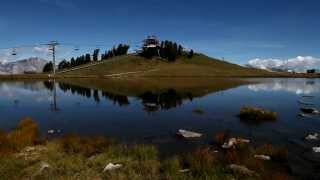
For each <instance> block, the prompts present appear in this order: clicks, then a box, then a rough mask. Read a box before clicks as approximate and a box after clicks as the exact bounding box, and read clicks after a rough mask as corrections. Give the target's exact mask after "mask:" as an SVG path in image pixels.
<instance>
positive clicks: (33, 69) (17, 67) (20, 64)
mask: <svg viewBox="0 0 320 180" xmlns="http://www.w3.org/2000/svg"><path fill="white" fill-rule="evenodd" d="M47 62H48V61H47V60H45V59H42V58H38V57H31V58H28V59H22V60H19V61H15V62H7V63H3V62H0V74H25V73H41V72H42V70H43V67H44V66H45V64H46V63H47Z"/></svg>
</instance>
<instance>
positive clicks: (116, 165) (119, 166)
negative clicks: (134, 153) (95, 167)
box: [103, 163, 122, 172]
mask: <svg viewBox="0 0 320 180" xmlns="http://www.w3.org/2000/svg"><path fill="white" fill-rule="evenodd" d="M121 167H122V164H113V163H109V164H108V165H107V166H106V167H105V168H104V169H103V172H106V171H112V170H116V169H119V168H121Z"/></svg>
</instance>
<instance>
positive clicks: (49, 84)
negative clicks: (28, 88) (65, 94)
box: [43, 81, 54, 91]
mask: <svg viewBox="0 0 320 180" xmlns="http://www.w3.org/2000/svg"><path fill="white" fill-rule="evenodd" d="M43 85H44V87H46V88H47V89H48V90H49V91H53V87H54V82H53V81H43Z"/></svg>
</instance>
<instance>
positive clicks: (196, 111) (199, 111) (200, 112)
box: [193, 108, 204, 114]
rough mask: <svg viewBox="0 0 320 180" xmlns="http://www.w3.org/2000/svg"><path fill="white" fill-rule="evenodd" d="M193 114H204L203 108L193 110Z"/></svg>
mask: <svg viewBox="0 0 320 180" xmlns="http://www.w3.org/2000/svg"><path fill="white" fill-rule="evenodd" d="M193 112H194V113H196V114H204V110H203V109H201V108H196V109H194V110H193Z"/></svg>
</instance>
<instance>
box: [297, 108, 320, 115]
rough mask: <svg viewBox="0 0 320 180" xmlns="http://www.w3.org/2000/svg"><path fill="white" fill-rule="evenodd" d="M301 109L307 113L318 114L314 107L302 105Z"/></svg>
mask: <svg viewBox="0 0 320 180" xmlns="http://www.w3.org/2000/svg"><path fill="white" fill-rule="evenodd" d="M301 111H302V112H304V113H307V114H320V112H319V111H318V110H317V109H316V108H308V107H303V108H301Z"/></svg>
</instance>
